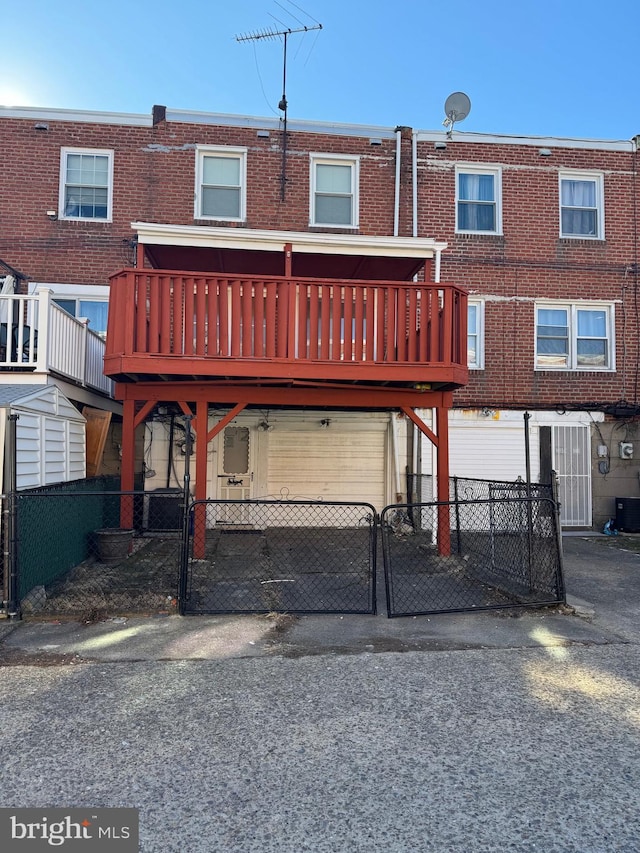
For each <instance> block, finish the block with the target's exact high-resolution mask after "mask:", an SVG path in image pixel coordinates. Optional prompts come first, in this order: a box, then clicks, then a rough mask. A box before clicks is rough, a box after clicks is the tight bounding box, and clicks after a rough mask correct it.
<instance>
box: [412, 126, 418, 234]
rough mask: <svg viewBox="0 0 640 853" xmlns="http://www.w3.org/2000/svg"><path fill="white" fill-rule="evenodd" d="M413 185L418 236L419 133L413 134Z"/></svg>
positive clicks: (415, 224)
mask: <svg viewBox="0 0 640 853" xmlns="http://www.w3.org/2000/svg"><path fill="white" fill-rule="evenodd" d="M411 187H412V198H411V201H412V205H413V236H414V237H417V236H418V133H417V131H415V130H414V131H413V133H412V134H411Z"/></svg>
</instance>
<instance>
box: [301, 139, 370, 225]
mask: <svg viewBox="0 0 640 853" xmlns="http://www.w3.org/2000/svg"><path fill="white" fill-rule="evenodd" d="M309 156H310V179H309V187H310V191H309V225H311V226H317V227H319V228H349V229H354V228H358V227H359V223H360V157H358V156H353V157H350V156H344V155H343V154H310V155H309ZM321 165H331V166H349V167H350V168H351V193H350V195H351V222H350V223H349V224H348V225H346V224H345V223H343V222H318V221H317V220H316V215H315V210H316V204H315V201H316V167H317V166H321Z"/></svg>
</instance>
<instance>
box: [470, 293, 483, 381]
mask: <svg viewBox="0 0 640 853" xmlns="http://www.w3.org/2000/svg"><path fill="white" fill-rule="evenodd" d="M467 306H468V308H472V307H473V308H475V309H476V332H475V337H476V360H475V362H471V361H468V363H467V367H468V368H469V370H484V299H469V300H468V302H467ZM468 337H469V332H468V331H467V338H468ZM468 353H469V347H468V344H467V355H468Z"/></svg>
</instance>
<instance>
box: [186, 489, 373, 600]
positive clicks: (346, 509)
mask: <svg viewBox="0 0 640 853" xmlns="http://www.w3.org/2000/svg"><path fill="white" fill-rule="evenodd" d="M190 515H191V518H192V525H191V526H192V531H191V537H190V545H189V559H188V563H187V566H186V572H185V575H184V578H183V590H182V592H183V595H182V596H181V599H183V600H184V612H185V613H269V612H272V611H277V612H283V611H284V612H290V613H375V610H376V604H375V602H376V597H375V583H376V534H377V515H376V511H375V509H374V508H373V507H372V506H371V505H370V504H365V503H354V504H350V503H340V502H329V501H326V502H317V501H277V500H273V501H272V500H263V501H198V502H196V503H194V504H193V505H192V507H191V511H190Z"/></svg>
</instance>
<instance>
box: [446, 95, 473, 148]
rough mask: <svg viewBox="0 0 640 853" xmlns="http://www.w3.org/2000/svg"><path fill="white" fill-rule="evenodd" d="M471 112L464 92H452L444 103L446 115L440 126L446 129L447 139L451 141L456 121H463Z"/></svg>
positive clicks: (469, 103)
mask: <svg viewBox="0 0 640 853" xmlns="http://www.w3.org/2000/svg"><path fill="white" fill-rule="evenodd" d="M470 111H471V101H470V100H469V96H468V95H465V93H464V92H453V94H451V95H449V97H448V98H447V100H446V101H445V103H444V113H445V115H446V118H445V120H444V121H443V122H442V124H443V125H444V126H445V127H446V128H447V138H448V139H451V136H452V134H453V126H454V124H455V123H456V122H457V121H462V120H463V119H465V118H466V117H467V116H468V115H469V113H470Z"/></svg>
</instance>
